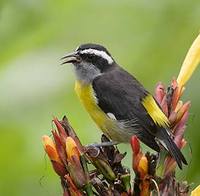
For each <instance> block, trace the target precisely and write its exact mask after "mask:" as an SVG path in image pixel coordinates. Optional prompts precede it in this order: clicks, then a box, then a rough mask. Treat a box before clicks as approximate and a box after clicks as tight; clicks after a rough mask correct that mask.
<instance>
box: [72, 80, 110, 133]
mask: <svg viewBox="0 0 200 196" xmlns="http://www.w3.org/2000/svg"><path fill="white" fill-rule="evenodd" d="M75 91H76V93H77V95H78V97H79V99H80V101H81V102H82V104H83V105H84V107H85V109H86V110H87V112H88V113H89V114H90V116H91V117H92V119H93V120H94V121H95V122H96V123H97V125H98V126H99V127H100V128H101V129H102V130H105V126H106V124H107V120H108V117H107V115H106V114H105V113H104V112H103V111H102V110H101V108H100V107H99V106H98V100H97V99H96V97H95V93H94V90H93V88H92V85H86V84H82V83H80V82H78V81H77V82H76V83H75Z"/></svg>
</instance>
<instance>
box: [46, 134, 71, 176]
mask: <svg viewBox="0 0 200 196" xmlns="http://www.w3.org/2000/svg"><path fill="white" fill-rule="evenodd" d="M42 141H43V146H44V150H45V152H46V153H47V154H48V157H49V159H50V160H51V163H52V166H53V168H54V170H55V172H56V173H57V174H58V175H59V176H62V177H63V176H64V175H65V174H66V173H67V171H66V169H65V167H64V165H63V163H62V161H61V160H60V158H59V155H58V152H57V150H56V146H55V144H54V142H53V140H52V139H51V138H50V137H49V136H47V135H44V136H43V137H42Z"/></svg>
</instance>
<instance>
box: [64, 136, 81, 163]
mask: <svg viewBox="0 0 200 196" xmlns="http://www.w3.org/2000/svg"><path fill="white" fill-rule="evenodd" d="M65 146H66V153H67V158H68V159H72V157H73V156H76V157H77V158H78V159H79V160H80V152H79V149H78V147H77V145H76V142H75V141H74V140H73V138H72V137H67V138H66V142H65Z"/></svg>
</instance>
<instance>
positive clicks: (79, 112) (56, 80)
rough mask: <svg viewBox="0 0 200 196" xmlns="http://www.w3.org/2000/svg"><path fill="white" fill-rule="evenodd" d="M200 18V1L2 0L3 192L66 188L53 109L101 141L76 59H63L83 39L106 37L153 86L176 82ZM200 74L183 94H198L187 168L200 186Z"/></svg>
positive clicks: (186, 175)
mask: <svg viewBox="0 0 200 196" xmlns="http://www.w3.org/2000/svg"><path fill="white" fill-rule="evenodd" d="M199 19H200V2H199V0H192V1H187V0H181V1H174V0H168V1H158V0H152V1H147V0H141V1H136V0H123V1H122V0H84V1H81V0H80V1H78V0H73V1H72V0H71V1H70V0H57V1H50V0H49V1H48V0H43V1H41V0H16V1H6V0H5V1H4V0H3V1H2V0H1V1H0V195H4V196H10V195H19V196H25V195H42V196H43V195H44V196H45V195H50V196H54V195H61V192H62V190H61V188H60V185H59V180H58V177H57V176H56V175H55V174H54V172H53V171H52V169H51V165H50V163H49V161H48V159H47V157H46V156H45V154H44V151H43V147H42V144H41V136H42V135H43V134H50V130H51V127H52V123H51V119H52V116H53V115H55V116H58V117H59V118H61V117H62V116H63V115H64V114H66V115H67V116H68V118H69V120H70V121H71V123H72V125H73V127H74V128H75V129H76V130H77V133H78V135H79V136H80V138H81V139H82V141H83V143H85V144H86V143H92V142H94V141H99V137H100V132H98V131H97V128H96V126H95V125H94V123H93V122H92V121H91V119H90V118H89V116H88V114H87V113H86V112H85V111H84V109H83V107H82V106H81V105H80V103H79V101H78V99H77V97H76V95H75V93H74V91H73V88H74V87H73V85H74V75H73V70H72V66H60V60H59V59H60V57H62V56H63V55H64V54H65V53H66V52H69V51H71V50H73V49H75V48H76V47H77V46H78V45H79V44H80V43H85V42H97V43H101V44H103V45H105V46H107V47H108V49H109V50H110V51H111V53H112V54H113V56H114V58H115V59H116V60H117V62H118V63H120V64H122V65H123V66H124V68H126V69H127V70H128V71H130V72H131V73H133V74H134V75H135V76H136V77H137V78H139V80H140V81H142V82H143V84H144V85H145V86H146V88H147V89H149V90H150V91H151V92H153V89H154V87H155V84H156V83H157V82H158V81H163V82H164V83H165V84H169V82H170V80H171V79H172V77H173V76H177V74H178V72H179V69H180V66H181V63H182V61H183V59H184V57H185V54H186V52H187V50H188V48H189V47H190V45H191V43H192V41H193V40H194V38H195V37H196V36H197V34H198V33H199V30H200V20H199ZM199 75H200V71H199V70H197V71H196V72H195V74H194V75H193V77H192V79H191V80H190V81H189V83H188V84H187V89H186V92H185V94H184V97H183V99H184V100H191V101H192V107H191V110H190V119H189V122H188V129H187V139H188V143H189V144H190V146H191V149H192V155H191V152H190V149H189V147H187V148H186V149H185V154H187V158H188V160H189V162H190V164H189V166H188V167H187V168H186V169H185V170H184V171H183V172H179V177H180V179H182V180H183V179H187V180H188V181H189V182H190V183H193V182H194V186H195V185H197V184H199V183H200V169H199V161H200V142H199V138H200V104H199V97H200V90H199V84H200V83H199V82H200V80H199ZM121 148H122V151H123V150H125V149H126V150H127V146H126V145H122V147H121ZM127 151H128V152H129V154H130V149H128V150H127ZM130 162H131V160H130V155H129V156H128V158H127V159H126V163H127V164H130Z"/></svg>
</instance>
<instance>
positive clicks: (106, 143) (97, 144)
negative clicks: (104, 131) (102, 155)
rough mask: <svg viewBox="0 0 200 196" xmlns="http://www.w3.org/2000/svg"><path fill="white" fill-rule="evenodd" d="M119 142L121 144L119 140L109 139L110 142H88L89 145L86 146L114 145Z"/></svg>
mask: <svg viewBox="0 0 200 196" xmlns="http://www.w3.org/2000/svg"><path fill="white" fill-rule="evenodd" d="M117 144H119V142H116V141H108V142H102V143H94V144H88V145H86V147H90V146H93V147H104V146H114V145H117Z"/></svg>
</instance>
